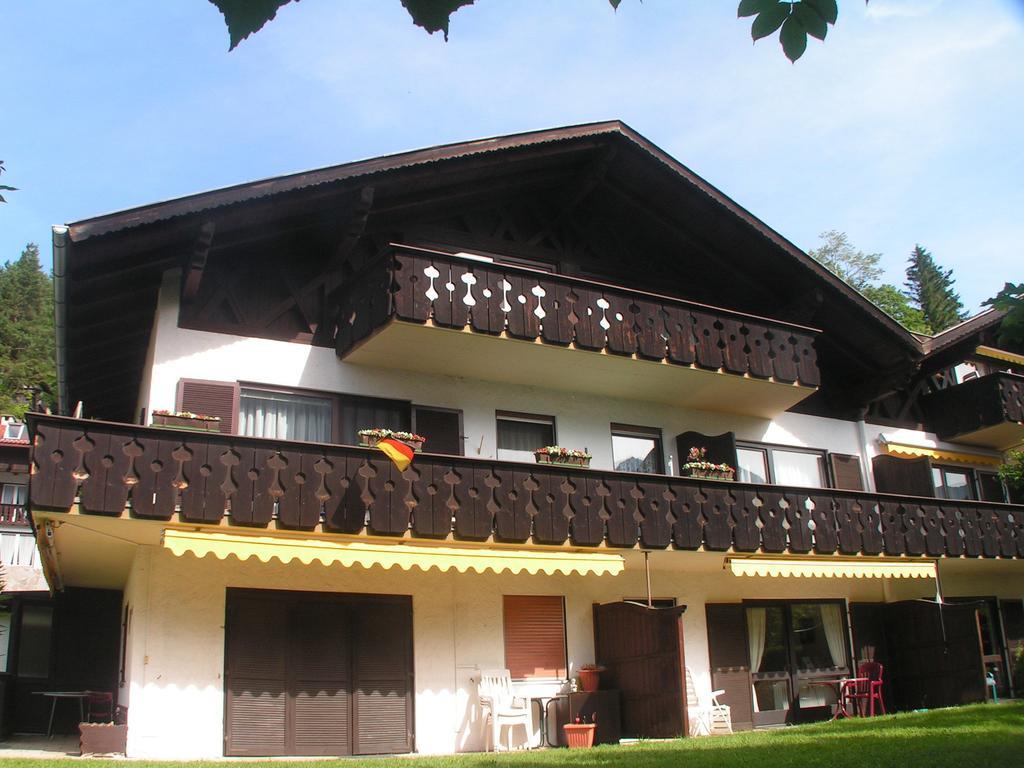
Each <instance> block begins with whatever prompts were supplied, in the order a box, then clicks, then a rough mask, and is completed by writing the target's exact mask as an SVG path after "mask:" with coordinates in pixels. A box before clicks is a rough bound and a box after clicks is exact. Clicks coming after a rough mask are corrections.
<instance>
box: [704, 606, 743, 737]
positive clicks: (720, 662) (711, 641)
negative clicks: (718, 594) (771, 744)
mask: <svg viewBox="0 0 1024 768" xmlns="http://www.w3.org/2000/svg"><path fill="white" fill-rule="evenodd" d="M705 610H706V613H707V625H708V651H709V652H710V656H711V685H712V687H713V688H714V689H716V690H722V691H725V693H723V694H722V695H721V696H719V697H718V700H719V701H720V702H721V703H722V704H727V705H729V707H731V708H732V711H731V714H732V727H733V729H735V730H737V731H741V730H750V729H751V728H753V696H752V691H751V682H750V653H749V650H748V642H747V621H746V615H745V614H744V611H743V606H742V605H739V604H714V603H709V604H708V605H707V606H706V608H705Z"/></svg>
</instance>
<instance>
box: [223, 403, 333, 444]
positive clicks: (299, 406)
mask: <svg viewBox="0 0 1024 768" xmlns="http://www.w3.org/2000/svg"><path fill="white" fill-rule="evenodd" d="M239 410H240V412H241V420H242V434H243V435H249V436H251V437H276V438H280V439H282V440H302V441H305V442H311V443H329V442H330V441H331V401H330V400H327V399H326V398H320V397H305V396H302V395H286V394H283V393H277V392H259V391H254V390H242V396H241V402H240V403H239Z"/></svg>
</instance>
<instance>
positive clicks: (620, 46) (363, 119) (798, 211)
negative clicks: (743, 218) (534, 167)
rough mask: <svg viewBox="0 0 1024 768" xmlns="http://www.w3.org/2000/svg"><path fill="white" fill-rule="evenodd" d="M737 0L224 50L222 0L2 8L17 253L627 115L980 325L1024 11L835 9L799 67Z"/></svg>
mask: <svg viewBox="0 0 1024 768" xmlns="http://www.w3.org/2000/svg"><path fill="white" fill-rule="evenodd" d="M735 6H736V3H735V2H734V0H704V2H693V1H691V2H685V3H684V2H678V0H645V2H643V3H641V2H639V0H623V2H622V4H621V6H620V7H619V10H618V12H617V13H614V12H612V10H611V8H610V7H609V6H608V5H607V3H606V2H604V0H557V2H556V1H555V0H548V1H547V2H543V1H542V0H516V2H515V3H510V2H508V0H477V4H476V5H474V6H470V7H468V8H464V9H462V10H460V11H459V12H458V13H457V14H455V16H454V17H453V19H452V29H451V36H450V39H449V42H447V43H445V42H444V40H443V39H442V38H441V36H440V35H434V36H429V35H427V34H426V33H425V32H424V31H423V30H421V29H419V28H417V27H414V26H413V25H412V24H411V22H410V21H409V18H408V16H407V15H406V13H405V11H404V9H403V8H402V7H401V4H400V2H399V0H303V2H301V3H299V4H297V5H295V4H293V5H291V6H288V7H286V8H285V9H283V10H282V11H281V13H280V14H279V16H278V19H277V20H276V21H274V22H272V23H271V24H270V25H268V26H267V27H266V28H265V29H264V30H263V31H262V32H260V33H259V34H257V35H256V36H255V37H253V38H250V39H249V40H247V41H245V42H243V43H242V44H241V46H240V47H239V48H238V49H236V50H235V51H234V52H232V53H228V52H227V43H228V38H227V33H226V30H225V28H224V26H223V23H222V20H221V17H220V14H219V12H218V11H217V10H216V8H215V7H214V6H213V5H211V4H210V3H208V2H206V0H148V1H147V2H138V1H137V0H105V1H104V2H96V1H95V0H46V1H45V2H42V1H41V0H4V3H3V7H2V9H0V30H2V36H3V38H2V39H3V53H4V55H3V62H4V63H3V73H2V74H0V115H2V118H0V159H3V160H4V161H6V166H7V169H8V173H7V174H6V175H5V176H4V181H5V182H6V183H8V184H12V185H14V186H17V187H19V188H20V191H18V192H14V193H11V194H10V195H8V196H7V197H8V201H9V202H8V204H7V205H2V206H0V259H4V260H6V259H13V258H16V257H17V255H18V254H19V253H20V251H21V248H22V247H23V246H24V244H25V243H26V242H28V241H36V242H39V243H40V244H41V245H43V252H44V255H45V257H46V259H47V260H48V259H49V245H48V243H49V227H50V225H51V224H54V223H61V222H67V221H74V220H77V219H81V218H85V217H88V216H92V215H96V214H99V213H105V212H108V211H113V210H118V209H121V208H126V207H130V206H133V205H139V204H143V203H148V202H153V201H157V200H163V199H167V198H171V197H176V196H179V195H184V194H188V193H192V192H196V191H200V190H204V189H211V188H215V187H220V186H225V185H228V184H233V183H237V182H242V181H249V180H253V179H257V178H263V177H267V176H274V175H277V174H281V173H286V172H291V171H297V170H303V169H307V168H314V167H320V166H325V165H333V164H336V163H342V162H347V161H350V160H356V159H360V158H365V157H373V156H376V155H380V154H385V153H390V152H398V151H402V150H406V149H414V148H417V147H424V146H430V145H434V144H440V143H446V142H451V141H460V140H464V139H473V138H479V137H482V136H489V135H496V134H505V133H512V132H516V131H522V130H530V129H538V128H548V127H553V126H558V125H567V124H573V123H580V122H589V121H593V120H604V119H611V118H618V119H621V120H624V121H625V122H627V123H629V124H630V125H631V126H632V127H633V128H635V129H636V130H638V131H640V132H641V133H642V134H644V135H645V136H647V137H648V138H649V139H651V140H652V141H654V142H655V143H656V144H658V145H660V146H661V147H662V148H663V149H665V150H666V151H668V152H669V153H671V154H672V155H674V156H675V157H676V158H678V159H679V160H680V161H682V162H683V163H685V164H686V165H688V166H689V167H690V168H692V169H693V170H694V171H695V172H697V173H698V174H700V175H701V176H703V177H704V178H705V179H707V180H708V181H709V182H711V183H712V184H714V185H715V186H716V187H718V188H719V189H721V190H722V191H723V192H725V193H726V194H727V195H729V196H730V197H732V198H733V199H734V200H736V201H737V202H739V203H740V204H741V205H743V206H745V207H746V208H747V209H749V210H750V211H752V212H753V213H754V214H756V215H757V216H759V217H761V218H762V219H763V220H764V221H765V222H767V223H768V224H769V225H770V226H772V227H774V228H775V229H777V230H778V231H779V232H781V233H782V234H783V235H785V236H786V237H788V238H790V239H791V240H792V241H793V242H795V243H796V244H797V245H799V246H801V247H803V248H813V247H815V246H816V245H817V244H818V235H819V233H821V232H823V231H825V230H828V229H838V230H843V231H845V232H847V233H848V234H849V236H850V239H851V241H852V242H853V243H854V244H856V245H857V246H858V247H859V248H861V249H863V250H866V251H877V252H881V253H883V254H884V259H883V264H884V266H885V267H886V269H887V278H888V279H889V280H891V281H893V282H896V283H897V284H899V283H901V282H902V280H903V266H904V264H905V261H906V257H907V255H908V254H909V252H910V250H911V248H913V246H914V244H915V243H921V244H922V245H924V246H925V247H927V248H928V249H929V250H931V251H932V253H933V254H934V255H935V257H936V258H937V259H938V261H939V262H940V263H941V264H943V265H944V266H947V267H952V268H953V269H954V274H955V277H956V278H957V288H958V289H959V291H960V293H961V296H962V298H963V299H964V302H965V304H966V305H967V307H968V309H970V310H972V311H973V310H976V309H977V308H978V305H979V304H980V302H981V301H983V300H984V299H985V298H987V297H988V296H990V295H992V294H993V293H995V292H996V291H997V290H998V289H999V288H1000V287H1001V286H1002V284H1003V282H1004V281H1005V280H1015V281H1019V280H1024V246H1022V243H1024V183H1022V180H1024V147H1022V146H1021V145H1022V139H1024V3H1022V2H1021V1H1020V0H971V1H970V2H962V0H961V1H959V2H958V1H957V0H944V1H943V0H871V2H870V3H869V4H868V5H867V6H866V7H865V4H864V3H862V2H860V0H840V18H839V22H838V24H837V25H836V26H835V27H834V28H832V29H831V30H830V32H829V36H828V40H827V41H826V42H825V43H824V44H821V43H818V42H817V41H814V40H812V41H810V45H809V47H808V51H807V53H806V54H805V55H804V57H803V58H802V59H801V60H800V61H799V62H798V63H797V64H796V65H791V64H790V63H789V62H788V61H787V60H786V59H785V57H784V56H783V55H782V52H781V50H780V48H779V46H778V43H777V41H775V40H762V41H760V42H759V43H758V44H757V45H751V43H750V37H749V29H750V25H749V20H737V19H736V11H735Z"/></svg>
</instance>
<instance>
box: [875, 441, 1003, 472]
mask: <svg viewBox="0 0 1024 768" xmlns="http://www.w3.org/2000/svg"><path fill="white" fill-rule="evenodd" d="M884 445H885V451H886V453H888V454H890V455H891V456H909V457H911V458H915V459H916V458H920V457H921V456H927V457H928V458H930V459H936V460H938V461H955V462H959V463H960V464H982V465H985V466H992V467H998V466H999V465H1000V464H1002V463H1003V462H1002V460H1001V459H1000V458H999V457H998V456H990V455H988V454H984V453H963V452H961V451H946V450H943V449H942V448H927V447H925V446H923V445H906V444H905V443H890V442H888V441H886V442H885V443H884Z"/></svg>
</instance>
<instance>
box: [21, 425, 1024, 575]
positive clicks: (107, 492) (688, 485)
mask: <svg viewBox="0 0 1024 768" xmlns="http://www.w3.org/2000/svg"><path fill="white" fill-rule="evenodd" d="M30 425H31V429H32V432H33V435H34V447H33V464H34V474H33V478H32V484H31V496H30V500H31V508H32V510H33V513H38V512H44V511H51V512H58V513H65V512H72V511H73V512H76V513H80V514H82V515H87V516H101V517H125V518H133V519H139V520H151V521H164V522H167V521H174V522H176V523H182V524H195V525H217V526H231V527H232V528H234V529H236V530H239V531H243V532H244V531H250V532H251V531H259V530H267V529H274V530H278V529H280V530H290V531H299V532H302V531H306V532H310V531H312V532H320V533H323V534H342V535H348V536H357V535H372V536H379V537H386V538H387V537H391V538H397V537H401V538H403V539H410V540H412V541H415V540H422V541H430V540H434V541H437V540H450V541H454V542H477V543H487V542H492V543H495V544H501V545H531V546H534V545H540V546H556V547H565V546H570V547H575V548H583V549H594V548H608V549H612V550H625V549H644V550H670V549H674V550H689V551H698V550H703V551H709V552H733V553H749V554H756V553H761V554H774V555H800V556H807V555H813V556H834V555H835V556H843V555H845V556H855V557H859V556H869V557H877V556H882V557H901V558H902V557H926V558H942V557H955V558H956V557H983V558H1020V557H1024V514H1022V508H1021V507H1019V506H1014V505H1008V504H996V503H986V502H977V501H963V500H945V499H933V498H919V497H912V496H899V495H894V494H872V493H867V492H861V491H844V490H837V489H822V488H796V487H788V486H780V485H757V484H749V483H738V482H728V481H718V480H703V479H694V478H684V477H676V476H669V475H649V474H637V473H626V472H610V471H602V470H591V469H585V468H581V467H568V466H559V465H554V464H543V465H541V464H538V465H532V464H524V463H516V462H509V461H496V460H488V459H474V458H468V457H461V456H441V455H432V454H416V456H415V459H414V461H413V463H412V464H411V466H409V467H408V468H407V469H405V470H404V471H400V470H399V469H398V468H397V467H396V465H395V464H394V463H393V462H392V461H391V460H390V459H388V458H387V457H386V456H385V455H384V454H383V453H382V452H380V451H378V450H376V449H371V448H361V447H356V446H343V445H321V444H311V443H294V442H285V441H276V440H268V439H260V438H247V437H238V436H232V435H220V434H213V433H199V432H196V433H192V432H182V431H172V430H166V429H160V428H153V427H141V426H133V425H127V424H109V423H102V422H92V421H84V420H75V419H69V418H63V417H54V416H34V417H32V418H31V419H30ZM37 522H38V521H37Z"/></svg>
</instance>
